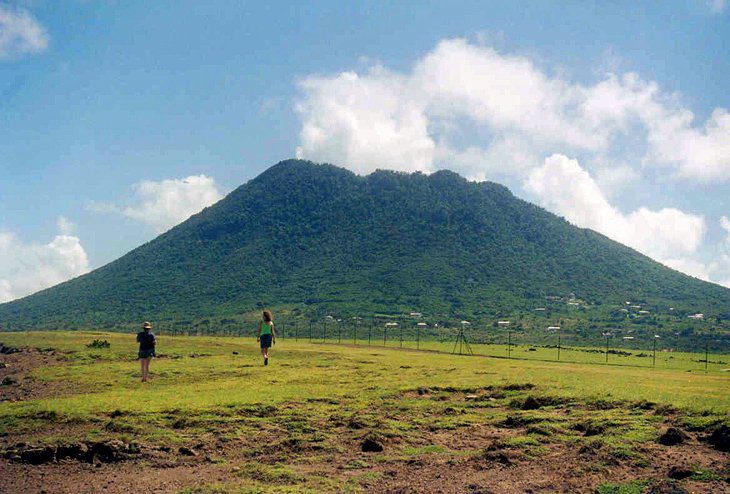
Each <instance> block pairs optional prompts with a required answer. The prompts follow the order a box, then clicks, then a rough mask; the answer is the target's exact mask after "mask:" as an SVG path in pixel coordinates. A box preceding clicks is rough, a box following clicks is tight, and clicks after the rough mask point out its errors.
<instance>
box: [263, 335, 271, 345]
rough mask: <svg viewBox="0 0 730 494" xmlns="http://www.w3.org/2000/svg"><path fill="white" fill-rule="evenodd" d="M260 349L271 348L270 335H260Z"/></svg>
mask: <svg viewBox="0 0 730 494" xmlns="http://www.w3.org/2000/svg"><path fill="white" fill-rule="evenodd" d="M261 348H271V335H270V334H262V335H261Z"/></svg>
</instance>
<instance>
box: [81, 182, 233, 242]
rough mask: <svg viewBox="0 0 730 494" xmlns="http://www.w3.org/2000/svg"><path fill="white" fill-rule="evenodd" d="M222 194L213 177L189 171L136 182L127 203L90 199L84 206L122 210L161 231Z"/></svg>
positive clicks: (111, 211)
mask: <svg viewBox="0 0 730 494" xmlns="http://www.w3.org/2000/svg"><path fill="white" fill-rule="evenodd" d="M222 198H223V195H222V194H221V192H220V191H219V190H218V185H217V184H216V183H215V180H214V179H212V178H211V177H207V176H205V175H191V176H189V177H187V178H180V179H167V180H160V181H158V182H156V181H152V180H145V181H143V182H139V183H138V184H135V185H134V186H133V197H132V200H131V203H132V205H130V206H123V207H120V206H117V205H114V204H110V203H105V202H93V201H92V202H90V203H89V204H88V205H87V209H89V210H91V211H94V212H98V213H118V214H122V215H124V216H126V217H128V218H132V219H135V220H137V221H140V222H142V223H145V224H147V225H150V226H151V227H153V228H154V229H155V231H157V232H158V233H162V232H164V231H166V230H168V229H170V228H172V227H173V226H175V225H177V224H178V223H181V222H183V221H185V220H186V219H188V218H190V216H192V215H194V214H195V213H198V212H200V211H201V210H202V209H203V208H205V207H207V206H210V205H211V204H214V203H216V202H218V201H219V200H221V199H222Z"/></svg>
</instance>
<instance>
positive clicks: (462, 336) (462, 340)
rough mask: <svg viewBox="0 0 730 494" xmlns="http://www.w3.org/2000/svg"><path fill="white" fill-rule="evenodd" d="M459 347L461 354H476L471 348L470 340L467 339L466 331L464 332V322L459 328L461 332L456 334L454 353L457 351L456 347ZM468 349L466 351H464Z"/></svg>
mask: <svg viewBox="0 0 730 494" xmlns="http://www.w3.org/2000/svg"><path fill="white" fill-rule="evenodd" d="M457 346H458V347H459V355H464V354H466V355H474V352H473V351H472V349H471V345H470V344H469V340H467V339H466V333H464V325H463V324H462V325H461V327H460V328H459V333H458V334H457V335H456V341H455V342H454V349H453V350H452V351H451V353H452V354H455V353H456V347H457ZM464 350H466V352H464Z"/></svg>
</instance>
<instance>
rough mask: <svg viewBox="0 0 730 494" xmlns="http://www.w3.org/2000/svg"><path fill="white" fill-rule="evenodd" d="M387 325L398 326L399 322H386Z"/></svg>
mask: <svg viewBox="0 0 730 494" xmlns="http://www.w3.org/2000/svg"><path fill="white" fill-rule="evenodd" d="M385 325H386V326H387V327H389V328H390V327H393V326H397V325H398V323H397V322H386V323H385Z"/></svg>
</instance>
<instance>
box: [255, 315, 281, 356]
mask: <svg viewBox="0 0 730 494" xmlns="http://www.w3.org/2000/svg"><path fill="white" fill-rule="evenodd" d="M256 341H258V342H259V343H260V344H261V355H262V356H263V357H264V365H269V348H271V345H273V344H275V343H276V329H274V320H273V317H272V315H271V311H270V310H265V311H264V314H263V320H262V321H259V335H258V337H257V338H256Z"/></svg>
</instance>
